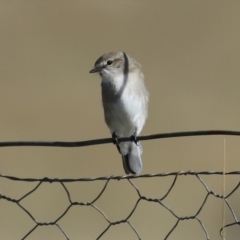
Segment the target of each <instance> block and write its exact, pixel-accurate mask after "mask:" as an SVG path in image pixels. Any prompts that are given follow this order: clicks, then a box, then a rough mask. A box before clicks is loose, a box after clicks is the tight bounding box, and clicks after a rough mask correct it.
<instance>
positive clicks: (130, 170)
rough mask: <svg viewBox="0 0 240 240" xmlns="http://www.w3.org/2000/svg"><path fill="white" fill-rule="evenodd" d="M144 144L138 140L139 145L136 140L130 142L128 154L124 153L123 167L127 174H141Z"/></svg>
mask: <svg viewBox="0 0 240 240" xmlns="http://www.w3.org/2000/svg"><path fill="white" fill-rule="evenodd" d="M141 154H142V146H141V144H140V142H138V146H137V145H136V144H135V143H134V142H129V143H128V152H127V154H125V155H124V154H122V160H123V168H124V170H125V173H126V174H139V173H140V172H141V171H142V159H141Z"/></svg>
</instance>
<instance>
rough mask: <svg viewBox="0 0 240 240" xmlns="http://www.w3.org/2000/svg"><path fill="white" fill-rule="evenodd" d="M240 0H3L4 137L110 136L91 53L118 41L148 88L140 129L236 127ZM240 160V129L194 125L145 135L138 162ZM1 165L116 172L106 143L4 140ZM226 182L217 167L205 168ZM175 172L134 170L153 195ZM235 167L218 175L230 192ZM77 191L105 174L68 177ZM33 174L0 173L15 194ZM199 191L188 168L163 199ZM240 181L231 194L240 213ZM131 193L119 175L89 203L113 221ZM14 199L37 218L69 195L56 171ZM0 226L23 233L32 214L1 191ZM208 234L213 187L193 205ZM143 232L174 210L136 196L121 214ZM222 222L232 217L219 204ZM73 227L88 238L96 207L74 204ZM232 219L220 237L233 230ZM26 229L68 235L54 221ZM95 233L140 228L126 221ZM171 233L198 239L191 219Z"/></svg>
mask: <svg viewBox="0 0 240 240" xmlns="http://www.w3.org/2000/svg"><path fill="white" fill-rule="evenodd" d="M239 12H240V2H239V1H222V0H218V1H204V0H194V1H193V0H188V1H187V0H182V1H137V0H132V1H131V0H128V1H127V0H122V1H110V0H103V1H93V0H88V1H63V0H58V1H27V0H26V1H14V0H10V1H8V0H5V1H4V0H2V1H0V141H16V140H57V141H82V140H90V139H96V138H105V137H109V136H110V134H109V131H108V129H107V127H106V126H105V123H104V120H103V111H102V106H101V90H100V78H99V76H97V75H91V74H89V70H90V69H91V68H92V67H93V65H94V63H95V61H96V59H97V58H98V57H100V56H101V55H102V54H104V53H106V52H109V51H119V50H120V51H125V52H126V53H127V54H129V55H130V56H132V57H133V58H135V59H136V60H137V61H138V62H140V63H141V64H142V66H143V69H142V71H143V72H144V74H145V78H146V85H147V88H148V90H149V93H150V102H149V118H148V120H147V123H146V125H145V127H144V130H143V132H142V134H156V133H163V132H174V131H191V130H210V129H229V130H239V124H240V111H239V101H240V95H239V89H240V67H239V64H240V44H239V43H240V14H239ZM224 138H225V141H226V171H235V170H236V171H237V170H239V157H240V148H239V146H240V139H239V138H238V137H223V136H210V137H191V138H177V139H163V140H153V141H144V142H142V145H143V148H144V154H143V164H144V170H143V173H144V174H147V173H164V172H172V171H181V170H184V171H187V170H193V171H205V170H206V171H210V170H214V171H222V170H223V156H224V154H223V152H224V151H223V139H224ZM0 173H2V174H6V175H11V176H16V177H23V178H28V177H30V178H43V177H49V178H83V177H100V176H111V175H123V174H124V171H123V167H122V163H121V157H120V155H119V154H118V152H117V150H116V148H115V146H113V145H112V144H106V145H100V146H91V147H84V148H74V149H66V148H65V149H61V148H44V147H14V148H13V147H12V148H1V149H0ZM202 178H203V179H204V181H205V183H206V184H207V185H208V187H209V189H210V190H212V191H215V192H217V193H218V194H222V177H221V176H205V177H202ZM172 181H173V177H166V178H154V179H141V180H134V181H133V182H134V183H135V184H136V186H137V187H138V189H139V190H140V192H141V193H142V195H143V196H146V197H149V198H161V197H162V196H164V194H165V193H166V192H167V190H168V189H169V187H170V185H171V183H172ZM238 182H239V177H230V176H229V177H226V193H229V192H230V191H231V190H232V189H233V188H234V187H235V186H236V185H237V183H238ZM66 185H67V187H68V189H69V191H70V193H71V196H72V199H73V201H78V202H80V201H83V202H86V201H92V200H93V199H94V198H95V197H96V196H97V195H98V193H99V192H100V191H101V189H102V187H103V185H104V182H91V183H72V184H66ZM34 186H36V183H22V182H14V181H9V180H5V179H2V178H1V179H0V190H1V193H2V194H3V195H5V196H8V197H11V198H14V199H18V198H20V197H21V196H23V195H24V194H25V193H27V192H28V191H30V190H31V189H33V187H34ZM206 195H207V192H206V190H205V189H204V187H203V185H201V183H200V182H199V181H198V180H197V178H196V177H194V176H192V177H191V176H187V177H184V176H182V177H179V179H178V180H177V183H176V185H175V186H174V188H173V190H172V192H171V193H170V194H169V196H168V197H167V198H166V199H165V200H164V203H165V204H166V205H167V206H169V207H170V208H171V209H172V210H173V211H174V212H175V213H176V214H177V215H178V216H179V217H181V216H189V215H194V214H195V213H196V212H197V211H198V209H199V208H200V206H201V204H202V202H203V201H204V198H205V196H206ZM239 197H240V193H239V190H237V191H236V192H235V193H234V194H233V195H232V196H231V197H230V198H229V202H230V204H231V206H232V207H233V209H234V211H235V213H236V215H237V216H238V217H239V214H240V212H239ZM137 199H138V196H137V193H136V191H135V190H134V188H133V187H132V186H131V185H130V184H129V183H128V182H127V181H126V180H124V181H111V182H110V183H109V185H108V187H107V189H106V191H105V192H104V194H103V195H102V197H101V198H100V199H99V200H98V201H97V202H96V203H95V205H96V206H97V207H99V208H100V209H102V210H103V211H104V212H105V214H106V215H107V217H108V218H109V219H110V220H111V221H118V220H122V219H124V218H126V217H127V216H128V215H129V213H130V212H131V210H132V209H133V207H134V205H135V203H136V201H137ZM21 204H22V205H23V206H24V207H26V209H28V210H29V211H30V212H31V213H32V215H33V216H34V217H35V218H36V219H37V220H38V221H39V222H49V221H54V220H55V219H56V218H58V217H59V216H60V215H61V214H62V213H63V211H64V210H65V209H66V208H67V206H68V205H69V202H68V199H67V195H66V192H64V189H63V188H62V187H61V185H60V184H58V183H53V184H48V183H45V184H43V185H42V186H41V187H40V188H39V189H38V190H37V191H35V192H34V193H33V194H31V195H30V196H29V197H27V198H26V199H24V200H23V201H22V202H21ZM0 215H1V216H2V217H1V220H0V238H1V239H21V238H22V237H23V236H24V235H25V234H26V233H27V232H29V231H30V230H31V229H32V228H33V227H34V226H35V224H34V222H33V221H32V220H31V219H30V217H29V216H28V215H27V214H26V213H25V212H23V211H22V210H21V209H20V208H19V207H18V206H17V205H16V204H14V203H11V202H8V201H6V200H3V199H1V200H0ZM198 217H199V219H200V220H202V221H203V223H204V225H205V227H206V228H207V231H208V233H209V235H210V239H214V240H216V239H221V237H220V235H219V230H220V228H221V226H222V202H221V200H220V199H217V198H214V197H212V196H210V197H209V198H208V201H207V203H206V205H205V206H204V208H203V210H202V211H201V213H200V215H199V216H198ZM129 220H130V222H131V223H132V224H133V225H134V227H135V228H136V229H137V230H138V232H139V234H140V236H141V237H142V239H164V237H165V236H166V235H167V233H168V232H169V231H170V229H171V228H172V227H173V226H174V224H175V223H176V221H177V219H176V218H175V217H174V216H173V215H171V214H170V212H168V211H167V210H165V209H164V208H163V207H161V205H160V204H157V203H150V202H146V201H141V202H140V203H139V205H138V207H137V209H136V211H135V213H134V214H133V215H132V217H131V218H130V219H129ZM225 221H226V223H233V222H234V220H233V217H232V215H231V214H230V211H229V210H228V209H226V219H225ZM59 224H60V226H61V227H62V228H63V229H64V230H65V231H66V232H67V234H68V236H69V237H70V239H96V238H97V236H99V235H100V233H101V232H102V231H103V230H104V229H105V228H106V227H107V226H108V224H107V222H106V220H105V219H104V218H103V217H102V216H101V215H100V214H99V213H98V212H97V211H95V210H94V209H93V208H89V207H73V208H71V209H70V210H69V212H68V213H67V214H66V216H64V217H63V218H62V219H61V220H60V221H59ZM239 234H240V231H239V227H237V226H234V227H230V228H228V229H227V238H226V239H231V240H233V239H239ZM27 239H37V240H38V239H65V238H64V236H63V234H61V232H60V231H59V230H58V229H57V227H56V226H52V227H51V226H49V227H39V228H37V229H36V230H35V231H34V232H33V233H32V234H31V235H29V237H28V238H27ZM101 239H137V237H136V235H135V234H134V232H133V231H132V230H131V229H130V227H129V226H128V225H126V224H121V225H116V226H113V227H111V228H110V230H109V231H108V232H107V233H106V234H105V235H104V236H103V237H102V238H101ZM168 239H171V240H172V239H195V240H196V239H197V240H198V239H206V237H205V235H204V232H203V230H202V229H201V227H200V225H199V223H198V222H197V221H196V220H189V221H182V222H180V223H179V225H178V227H177V228H176V229H175V230H174V232H173V233H172V234H171V235H170V237H169V238H168Z"/></svg>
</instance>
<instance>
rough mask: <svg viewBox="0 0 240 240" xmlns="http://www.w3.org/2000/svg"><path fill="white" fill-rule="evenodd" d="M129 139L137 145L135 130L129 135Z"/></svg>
mask: <svg viewBox="0 0 240 240" xmlns="http://www.w3.org/2000/svg"><path fill="white" fill-rule="evenodd" d="M131 141H132V142H134V143H135V144H136V145H137V146H139V141H138V139H137V132H136V131H135V132H134V133H133V135H132V136H131Z"/></svg>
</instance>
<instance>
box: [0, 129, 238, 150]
mask: <svg viewBox="0 0 240 240" xmlns="http://www.w3.org/2000/svg"><path fill="white" fill-rule="evenodd" d="M209 135H224V136H240V131H231V130H200V131H186V132H172V133H159V134H152V135H145V136H138V137H137V140H138V141H146V140H152V139H163V138H176V137H191V136H209ZM127 141H132V137H124V138H118V142H127ZM113 142H114V140H113V139H112V138H101V139H93V140H87V141H80V142H79V141H78V142H61V141H8V142H0V147H22V146H32V147H33V146H35V147H85V146H91V145H99V144H107V143H113Z"/></svg>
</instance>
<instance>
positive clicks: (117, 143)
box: [112, 132, 120, 152]
mask: <svg viewBox="0 0 240 240" xmlns="http://www.w3.org/2000/svg"><path fill="white" fill-rule="evenodd" d="M112 140H113V144H114V145H116V146H117V149H118V151H119V152H120V147H119V141H118V136H117V135H116V133H115V132H113V133H112Z"/></svg>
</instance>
